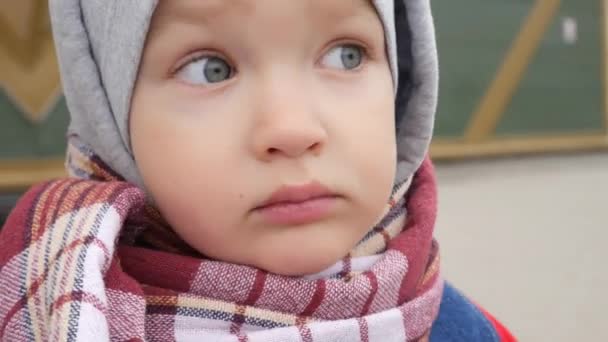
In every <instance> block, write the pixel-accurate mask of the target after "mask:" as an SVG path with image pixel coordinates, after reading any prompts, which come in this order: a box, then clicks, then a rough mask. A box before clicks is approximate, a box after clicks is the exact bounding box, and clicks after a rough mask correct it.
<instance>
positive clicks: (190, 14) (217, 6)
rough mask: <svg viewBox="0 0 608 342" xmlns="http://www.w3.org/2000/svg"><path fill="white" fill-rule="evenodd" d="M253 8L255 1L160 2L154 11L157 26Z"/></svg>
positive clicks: (189, 0)
mask: <svg viewBox="0 0 608 342" xmlns="http://www.w3.org/2000/svg"><path fill="white" fill-rule="evenodd" d="M292 1H293V0H292ZM254 8H255V1H251V0H228V1H227V0H161V1H159V5H158V8H157V10H156V13H157V14H158V13H160V14H161V15H159V20H158V23H157V26H163V25H164V22H165V21H170V20H171V19H174V18H180V19H182V20H185V21H188V22H194V23H200V22H201V21H203V22H204V21H209V20H210V19H211V18H219V17H221V16H223V15H226V14H229V13H234V12H235V11H239V12H243V13H244V14H248V13H251V12H252V11H253V10H254Z"/></svg>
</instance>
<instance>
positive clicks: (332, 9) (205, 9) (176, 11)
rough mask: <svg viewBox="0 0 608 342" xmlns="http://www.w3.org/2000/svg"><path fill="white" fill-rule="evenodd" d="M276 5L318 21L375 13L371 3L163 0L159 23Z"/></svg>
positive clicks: (366, 0)
mask: <svg viewBox="0 0 608 342" xmlns="http://www.w3.org/2000/svg"><path fill="white" fill-rule="evenodd" d="M273 3H276V7H277V8H281V9H288V10H294V11H298V12H300V13H302V14H314V15H315V17H317V18H319V19H330V20H339V19H341V18H349V17H353V16H360V15H361V14H363V13H365V14H369V13H370V10H371V11H373V12H374V13H375V7H374V5H373V4H372V3H371V1H370V0H160V1H159V4H158V7H157V9H156V14H157V17H158V18H157V20H159V21H165V20H172V19H175V18H185V19H194V20H197V21H200V20H208V21H212V20H217V19H221V18H222V17H225V16H234V15H238V16H252V15H256V14H259V12H260V11H263V10H265V9H267V8H268V6H262V5H269V4H273Z"/></svg>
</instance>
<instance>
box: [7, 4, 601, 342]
mask: <svg viewBox="0 0 608 342" xmlns="http://www.w3.org/2000/svg"><path fill="white" fill-rule="evenodd" d="M607 3H608V0H569V1H565V0H564V1H559V0H460V1H454V0H433V1H432V6H433V9H434V13H435V20H436V25H437V40H438V47H439V54H440V65H441V83H440V84H441V85H440V102H439V109H438V117H437V123H436V135H435V136H436V138H435V141H434V143H433V145H432V148H431V155H432V157H433V159H434V160H435V162H436V165H437V169H438V178H439V182H440V187H439V189H440V210H439V212H440V215H439V219H438V225H437V235H438V238H439V240H440V243H441V244H442V246H443V256H444V259H443V264H444V269H445V275H446V276H447V277H448V278H449V279H450V280H451V281H452V282H454V283H455V284H456V286H457V287H460V288H461V289H463V290H464V291H465V292H466V293H468V294H469V295H470V296H472V297H473V298H474V299H475V300H476V301H478V302H480V303H482V304H483V305H484V306H486V307H487V308H488V309H489V310H490V311H492V312H493V313H495V314H496V315H497V316H498V317H499V318H500V319H501V320H502V321H504V322H505V323H506V324H507V325H508V326H509V327H510V328H511V329H512V330H513V332H514V333H515V334H516V335H517V336H518V337H519V338H520V339H521V340H522V341H573V340H575V341H579V340H585V341H587V340H591V341H608V329H606V328H605V323H604V321H605V320H606V318H607V315H606V314H605V308H606V307H608V296H607V295H606V292H605V290H606V289H607V288H608V272H607V271H606V269H607V267H606V266H605V264H604V262H606V261H608V248H606V247H605V242H606V241H608V210H606V208H605V207H606V200H605V197H606V196H607V195H608V126H607V123H608V88H607V80H608V68H606V65H607V63H608V59H607V58H608V54H607V51H608V50H607V47H608V44H607V40H608V34H607V33H608V29H607V25H606V23H607V20H608V5H607ZM0 85H1V87H2V90H1V91H0V224H1V223H2V221H3V220H4V218H5V217H6V215H7V213H8V212H9V211H10V208H11V207H12V205H13V204H14V202H15V200H16V199H17V198H18V196H19V195H20V194H21V193H22V192H23V191H24V189H26V188H27V187H29V186H30V185H32V184H34V183H37V182H39V181H42V180H46V179H50V178H55V177H61V176H63V175H64V170H63V155H64V150H65V130H66V127H67V124H68V114H67V109H66V106H65V102H64V100H63V98H62V95H61V86H60V80H59V73H58V69H57V64H56V57H55V53H54V48H53V42H52V37H51V30H50V25H49V19H48V10H47V0H19V1H16V0H15V1H8V0H6V1H2V2H1V3H0Z"/></svg>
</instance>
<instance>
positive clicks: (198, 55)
mask: <svg viewBox="0 0 608 342" xmlns="http://www.w3.org/2000/svg"><path fill="white" fill-rule="evenodd" d="M341 45H353V46H357V47H358V48H360V49H361V52H362V53H363V61H362V63H361V65H360V66H359V67H357V68H356V69H353V71H357V70H359V69H361V68H362V67H364V66H365V63H367V62H368V61H369V60H370V59H372V56H375V55H374V53H375V51H374V49H373V48H371V47H370V46H369V45H367V44H364V43H362V42H361V41H358V40H352V39H336V40H334V41H332V42H331V43H329V44H327V47H326V48H325V49H324V50H322V51H323V53H322V55H321V56H322V57H323V56H325V55H326V54H327V53H328V52H329V51H331V49H333V48H335V47H338V46H341ZM210 57H218V58H222V59H225V60H226V62H228V64H229V65H230V66H231V67H232V68H233V69H234V73H235V74H236V73H238V70H237V68H236V66H235V63H233V62H232V59H231V58H228V57H227V56H226V54H224V53H219V52H216V51H214V50H196V51H195V52H193V53H191V54H189V55H187V57H185V58H182V60H180V62H179V63H177V66H176V67H174V68H173V69H172V70H171V72H170V76H172V77H173V76H175V75H177V74H178V73H179V72H180V71H181V70H182V69H183V68H184V67H186V66H187V65H189V64H190V63H194V62H197V61H199V60H201V59H204V58H210ZM319 61H320V59H319V60H318V61H317V62H316V63H318V62H319Z"/></svg>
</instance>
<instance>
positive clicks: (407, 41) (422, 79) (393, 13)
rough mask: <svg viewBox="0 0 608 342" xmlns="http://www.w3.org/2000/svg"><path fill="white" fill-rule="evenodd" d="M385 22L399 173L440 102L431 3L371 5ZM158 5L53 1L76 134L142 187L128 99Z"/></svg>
mask: <svg viewBox="0 0 608 342" xmlns="http://www.w3.org/2000/svg"><path fill="white" fill-rule="evenodd" d="M373 3H374V5H375V6H376V9H377V11H378V13H379V15H380V17H381V19H382V21H383V24H384V28H385V33H386V34H385V35H386V40H387V52H388V55H389V59H390V65H391V70H392V74H393V79H394V81H395V92H396V99H395V101H396V113H395V115H396V118H397V143H398V170H397V179H396V181H402V180H405V179H407V178H408V177H410V176H411V175H412V174H413V173H414V172H415V171H416V170H417V169H418V167H419V166H420V164H421V163H422V161H423V159H424V158H425V156H426V154H427V151H428V147H429V143H430V139H431V136H432V131H433V123H434V116H435V110H436V104H437V85H438V67H437V53H436V48H435V33H434V27H433V20H432V16H431V8H430V0H373ZM156 4H157V0H50V1H49V6H50V13H51V21H52V25H53V34H54V38H55V44H56V48H57V54H58V58H59V65H60V69H61V76H62V82H63V89H64V94H65V97H66V100H67V104H68V108H69V111H70V115H71V123H70V127H69V130H68V135H77V136H79V137H80V139H81V140H82V141H83V142H84V143H86V144H87V145H89V146H91V147H92V148H93V150H94V151H95V153H96V154H97V155H98V156H99V157H100V158H101V159H102V160H103V161H104V162H105V163H106V164H108V166H109V167H111V168H112V169H113V170H115V171H116V172H117V173H119V174H120V175H121V176H123V177H124V178H125V179H126V180H127V181H129V182H132V183H135V184H137V185H140V186H143V184H142V180H141V177H140V175H139V173H138V171H137V167H136V165H135V160H134V158H133V155H132V152H131V145H130V140H129V128H128V125H129V118H128V113H129V109H130V102H131V95H132V91H133V87H134V84H135V79H136V77H137V72H138V68H139V62H140V57H141V54H142V51H143V47H144V42H145V39H146V35H147V32H148V27H149V24H150V20H151V18H152V14H153V13H154V9H155V8H156Z"/></svg>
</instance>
